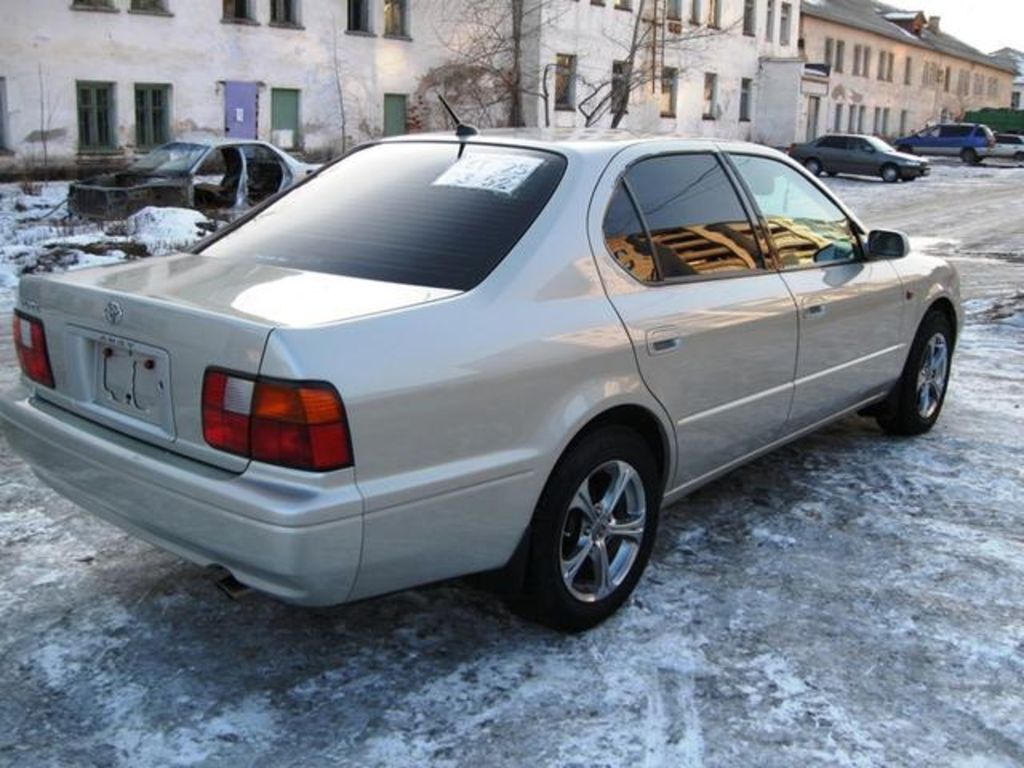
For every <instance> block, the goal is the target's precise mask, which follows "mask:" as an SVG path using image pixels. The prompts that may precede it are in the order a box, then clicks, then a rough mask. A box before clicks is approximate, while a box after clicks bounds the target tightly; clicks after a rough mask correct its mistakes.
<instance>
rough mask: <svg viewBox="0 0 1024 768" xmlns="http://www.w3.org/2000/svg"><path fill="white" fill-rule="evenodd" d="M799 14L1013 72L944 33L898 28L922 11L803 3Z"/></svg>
mask: <svg viewBox="0 0 1024 768" xmlns="http://www.w3.org/2000/svg"><path fill="white" fill-rule="evenodd" d="M800 12H801V13H802V14H804V15H806V16H813V17H815V18H819V19H824V20H826V21H832V22H835V23H836V24H844V25H846V26H848V27H855V28H856V29H862V30H864V31H865V32H873V33H875V34H876V35H881V36H882V37H888V38H891V39H892V40H897V41H899V42H901V43H906V44H908V45H914V46H917V47H919V48H926V49H928V50H932V51H935V52H936V53H941V54H945V55H946V56H955V57H956V58H960V59H965V60H967V61H973V62H975V63H977V64H984V65H985V66H988V67H994V68H995V69H1002V70H1005V71H1007V72H1013V71H1015V67H1014V66H1013V64H1011V63H1009V62H1008V61H1007V60H1006V59H1005V58H1002V57H994V56H989V55H988V54H985V53H982V52H981V51H979V50H978V49H977V48H973V47H971V46H970V45H968V44H967V43H965V42H963V41H962V40H958V39H957V38H955V37H953V35H950V34H947V33H946V32H943V31H941V28H940V30H939V31H935V30H934V29H931V28H929V27H928V26H927V25H925V26H924V27H922V29H921V34H920V35H916V34H914V33H913V32H911V31H910V30H908V29H905V28H904V27H901V26H900V25H899V24H898V23H896V22H899V21H912V20H913V19H916V18H917V16H918V15H919V14H922V15H923V13H922V12H921V11H908V10H905V9H903V8H897V7H895V6H892V5H888V4H886V3H880V2H877V0H802V2H801V4H800Z"/></svg>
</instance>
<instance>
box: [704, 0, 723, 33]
mask: <svg viewBox="0 0 1024 768" xmlns="http://www.w3.org/2000/svg"><path fill="white" fill-rule="evenodd" d="M707 3H708V26H709V27H715V28H716V29H717V28H718V27H720V26H722V5H721V3H720V2H719V0H707Z"/></svg>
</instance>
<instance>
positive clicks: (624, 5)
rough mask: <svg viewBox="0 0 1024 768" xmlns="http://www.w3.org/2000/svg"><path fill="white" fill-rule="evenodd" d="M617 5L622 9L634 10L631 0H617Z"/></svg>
mask: <svg viewBox="0 0 1024 768" xmlns="http://www.w3.org/2000/svg"><path fill="white" fill-rule="evenodd" d="M615 7H616V8H618V9H619V10H620V11H631V10H633V3H632V2H631V0H615Z"/></svg>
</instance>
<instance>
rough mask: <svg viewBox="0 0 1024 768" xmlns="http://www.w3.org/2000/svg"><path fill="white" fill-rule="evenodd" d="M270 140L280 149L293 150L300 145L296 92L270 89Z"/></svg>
mask: <svg viewBox="0 0 1024 768" xmlns="http://www.w3.org/2000/svg"><path fill="white" fill-rule="evenodd" d="M270 140H271V141H272V142H273V143H274V144H276V145H277V146H279V147H281V149H295V148H296V147H299V146H301V145H302V137H301V135H300V133H299V91H298V90H296V89H294V88H271V89H270Z"/></svg>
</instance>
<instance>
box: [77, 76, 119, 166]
mask: <svg viewBox="0 0 1024 768" xmlns="http://www.w3.org/2000/svg"><path fill="white" fill-rule="evenodd" d="M76 90H77V91H78V149H79V150H81V151H85V150H91V149H114V147H115V144H114V125H115V121H114V84H113V83H78V86H77V88H76Z"/></svg>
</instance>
